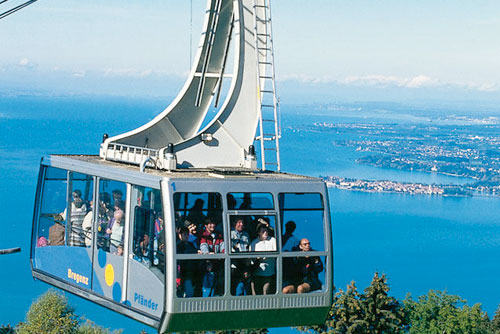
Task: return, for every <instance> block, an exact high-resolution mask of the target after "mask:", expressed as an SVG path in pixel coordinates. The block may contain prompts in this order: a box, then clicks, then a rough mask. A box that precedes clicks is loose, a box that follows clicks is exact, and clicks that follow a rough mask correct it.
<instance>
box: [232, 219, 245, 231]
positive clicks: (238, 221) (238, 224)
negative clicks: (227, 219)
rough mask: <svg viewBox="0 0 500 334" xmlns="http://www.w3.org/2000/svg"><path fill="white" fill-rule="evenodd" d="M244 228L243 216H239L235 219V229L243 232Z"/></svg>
mask: <svg viewBox="0 0 500 334" xmlns="http://www.w3.org/2000/svg"><path fill="white" fill-rule="evenodd" d="M244 228H245V222H244V221H243V218H241V217H237V218H236V219H235V220H234V230H235V231H238V232H243V229H244Z"/></svg>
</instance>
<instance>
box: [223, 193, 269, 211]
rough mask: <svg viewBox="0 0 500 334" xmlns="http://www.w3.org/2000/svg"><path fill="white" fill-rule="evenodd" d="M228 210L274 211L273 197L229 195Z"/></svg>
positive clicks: (257, 194)
mask: <svg viewBox="0 0 500 334" xmlns="http://www.w3.org/2000/svg"><path fill="white" fill-rule="evenodd" d="M227 209H228V210H273V209H274V202H273V195H272V194H270V193H229V194H227Z"/></svg>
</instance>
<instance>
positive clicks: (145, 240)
mask: <svg viewBox="0 0 500 334" xmlns="http://www.w3.org/2000/svg"><path fill="white" fill-rule="evenodd" d="M142 240H143V241H144V247H147V246H148V245H149V235H148V234H144V238H143V239H142Z"/></svg>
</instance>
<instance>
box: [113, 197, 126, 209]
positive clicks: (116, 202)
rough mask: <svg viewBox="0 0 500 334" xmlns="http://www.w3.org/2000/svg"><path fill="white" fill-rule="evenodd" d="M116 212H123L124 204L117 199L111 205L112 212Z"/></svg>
mask: <svg viewBox="0 0 500 334" xmlns="http://www.w3.org/2000/svg"><path fill="white" fill-rule="evenodd" d="M117 210H121V211H123V210H125V202H124V201H122V200H121V199H117V200H116V201H115V204H113V211H117Z"/></svg>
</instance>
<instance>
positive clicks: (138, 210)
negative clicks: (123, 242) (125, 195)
mask: <svg viewBox="0 0 500 334" xmlns="http://www.w3.org/2000/svg"><path fill="white" fill-rule="evenodd" d="M132 199H133V205H132V212H133V214H134V228H133V236H132V251H133V253H134V256H133V259H134V260H135V261H138V262H141V263H142V264H144V265H145V266H147V267H149V268H150V269H151V270H152V271H154V272H155V273H156V274H157V275H159V276H162V277H163V275H164V273H165V237H164V235H165V232H164V223H163V208H162V201H161V193H160V190H158V189H152V188H145V187H139V186H134V187H133V189H132Z"/></svg>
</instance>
